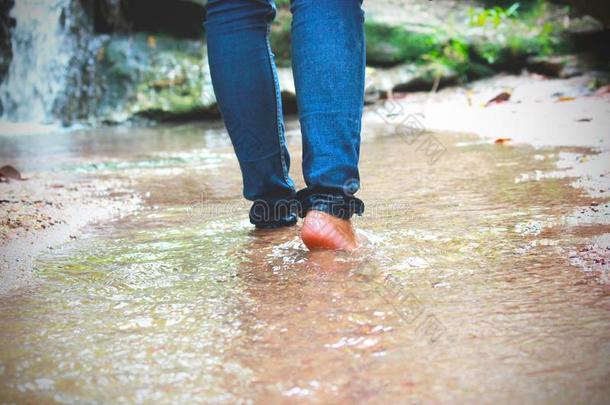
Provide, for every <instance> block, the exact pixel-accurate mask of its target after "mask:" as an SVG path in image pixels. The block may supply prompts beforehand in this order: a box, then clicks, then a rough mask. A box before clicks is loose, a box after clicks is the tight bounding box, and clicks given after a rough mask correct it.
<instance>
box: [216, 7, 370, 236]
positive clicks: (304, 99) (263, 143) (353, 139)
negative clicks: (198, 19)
mask: <svg viewBox="0 0 610 405" xmlns="http://www.w3.org/2000/svg"><path fill="white" fill-rule="evenodd" d="M361 5H362V0H292V1H291V11H292V14H293V21H292V69H293V72H294V80H295V87H296V92H297V106H298V110H299V118H300V123H301V132H302V136H303V174H304V177H305V184H306V185H307V187H306V188H305V189H303V190H300V191H299V192H296V191H295V188H294V184H293V182H292V179H291V178H290V176H289V173H288V172H289V168H290V156H289V154H288V150H287V148H286V141H285V138H284V123H283V119H282V103H281V98H280V88H279V83H278V78H277V72H276V66H275V62H274V55H273V53H272V51H271V47H270V45H269V40H268V34H269V29H270V28H269V27H270V23H271V22H272V21H273V19H274V18H275V14H276V7H275V4H274V2H273V0H210V1H208V5H207V16H206V23H205V27H206V33H207V41H208V60H209V64H210V72H211V76H212V83H213V86H214V92H215V94H216V99H217V101H218V106H219V109H220V113H221V115H222V117H223V120H224V122H225V126H226V127H227V131H228V132H229V136H230V137H231V141H232V143H233V147H234V149H235V153H236V155H237V158H238V160H239V164H240V168H241V171H242V177H243V185H244V191H243V192H244V197H245V198H247V199H248V200H250V201H253V202H254V203H253V205H252V208H251V209H250V222H252V223H253V224H255V225H257V226H258V227H277V226H287V225H293V224H295V223H296V221H297V215H300V216H301V217H302V216H304V215H305V214H306V213H307V212H308V211H310V210H319V211H324V212H327V213H329V214H332V215H334V216H337V217H340V218H343V219H348V218H351V216H352V215H353V214H358V215H360V214H361V213H362V212H363V211H364V204H363V203H362V201H361V200H360V199H358V198H356V197H354V193H355V192H356V191H358V189H359V188H360V176H359V173H358V158H359V154H360V129H361V119H362V109H363V104H364V69H365V47H364V29H363V24H364V12H363V11H362V8H361Z"/></svg>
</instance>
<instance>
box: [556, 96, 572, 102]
mask: <svg viewBox="0 0 610 405" xmlns="http://www.w3.org/2000/svg"><path fill="white" fill-rule="evenodd" d="M574 100H576V99H575V98H574V97H559V98H557V102H558V103H565V102H566V101H574Z"/></svg>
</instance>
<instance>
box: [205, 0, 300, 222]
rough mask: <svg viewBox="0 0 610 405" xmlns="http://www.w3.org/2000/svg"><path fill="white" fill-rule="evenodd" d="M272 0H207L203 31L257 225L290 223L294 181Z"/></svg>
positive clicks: (220, 101)
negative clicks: (271, 36) (273, 41)
mask: <svg viewBox="0 0 610 405" xmlns="http://www.w3.org/2000/svg"><path fill="white" fill-rule="evenodd" d="M275 12H276V10H275V5H274V3H273V1H272V0H231V1H228V0H210V1H208V5H207V15H206V23H205V27H206V34H207V41H208V60H209V65H210V73H211V76H212V84H213V86H214V92H215V94H216V99H217V101H218V106H219V109H220V113H221V115H222V117H223V119H224V122H225V125H226V127H227V131H228V132H229V135H230V137H231V141H232V143H233V147H234V149H235V153H236V155H237V158H238V160H239V164H240V167H241V171H242V177H243V183H244V197H246V198H247V199H248V200H250V201H254V204H253V205H252V208H251V210H250V221H251V222H252V223H253V224H255V225H257V226H258V227H277V226H284V225H294V224H295V223H296V220H297V217H296V215H295V214H294V213H293V211H294V210H293V209H292V207H293V206H294V202H295V200H294V196H295V191H294V185H293V183H292V180H291V179H290V177H289V175H288V170H289V167H290V157H289V155H288V150H287V149H286V145H285V139H284V124H283V121H282V105H281V99H280V90H279V84H278V80H277V74H276V68H275V62H274V58H273V54H272V53H271V48H270V46H269V41H268V30H269V24H270V23H271V21H272V20H273V18H274V17H275Z"/></svg>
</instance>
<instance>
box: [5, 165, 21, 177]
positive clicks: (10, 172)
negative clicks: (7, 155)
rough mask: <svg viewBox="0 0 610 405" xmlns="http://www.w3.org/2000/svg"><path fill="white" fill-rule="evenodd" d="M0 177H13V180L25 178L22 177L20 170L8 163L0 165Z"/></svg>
mask: <svg viewBox="0 0 610 405" xmlns="http://www.w3.org/2000/svg"><path fill="white" fill-rule="evenodd" d="M0 178H5V179H12V180H24V179H23V178H22V177H21V173H19V170H17V169H15V168H14V167H13V166H11V165H6V166H2V167H0Z"/></svg>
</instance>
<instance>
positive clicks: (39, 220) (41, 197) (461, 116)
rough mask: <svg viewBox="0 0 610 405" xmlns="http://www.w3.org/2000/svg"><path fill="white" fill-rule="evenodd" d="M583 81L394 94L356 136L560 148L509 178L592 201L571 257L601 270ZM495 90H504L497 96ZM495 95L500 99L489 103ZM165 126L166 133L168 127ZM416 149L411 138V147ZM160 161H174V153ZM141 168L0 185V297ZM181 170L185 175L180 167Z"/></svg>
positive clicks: (607, 142)
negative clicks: (549, 159) (548, 160)
mask: <svg viewBox="0 0 610 405" xmlns="http://www.w3.org/2000/svg"><path fill="white" fill-rule="evenodd" d="M590 80H591V78H590V77H587V76H581V77H578V78H572V79H561V80H547V79H544V78H542V77H540V76H536V75H521V76H498V77H495V78H493V79H489V80H483V81H479V82H475V83H473V84H472V85H471V86H469V87H468V88H464V87H455V88H448V89H445V90H442V91H440V92H438V93H436V94H430V93H413V94H407V95H401V94H394V95H393V97H392V98H391V99H387V100H385V101H382V102H378V103H376V104H374V105H371V106H368V107H367V109H366V112H365V114H364V119H363V138H364V141H365V142H366V141H367V140H370V139H371V138H374V137H376V136H382V135H381V134H388V133H390V134H391V133H399V134H400V131H401V128H404V125H403V124H404V123H410V124H409V125H413V121H412V118H413V117H415V119H416V120H417V121H416V122H417V123H418V125H421V128H417V127H416V128H412V127H411V130H413V129H414V130H416V132H417V131H419V130H420V129H421V130H422V131H424V132H422V134H424V133H425V134H434V133H438V132H443V133H446V132H452V133H456V134H460V135H463V134H473V135H477V137H478V139H480V140H479V141H473V142H469V143H468V144H469V145H472V144H473V143H494V142H496V143H497V147H501V148H511V147H513V146H515V145H519V144H531V145H534V146H535V147H538V148H541V147H545V146H561V147H567V148H566V151H565V152H562V153H561V154H560V155H559V156H557V157H556V158H557V160H558V163H557V170H555V171H551V172H532V173H524V174H523V175H522V176H521V178H519V179H515V181H536V180H540V179H543V178H545V176H546V177H551V178H569V179H573V181H572V185H573V186H574V187H576V188H579V189H582V190H584V191H585V192H586V193H587V194H588V195H589V196H590V197H591V198H594V199H595V201H594V202H593V203H592V204H594V205H591V206H590V207H580V208H579V209H578V212H575V213H574V214H573V215H571V217H570V218H571V220H572V221H573V222H574V223H575V224H588V226H589V228H590V231H591V234H590V235H589V236H590V238H589V239H590V241H591V243H590V247H589V248H587V249H585V250H584V251H583V252H576V253H575V254H574V257H573V258H571V259H572V260H573V262H574V263H576V264H579V266H580V267H581V268H585V267H587V268H594V269H595V271H597V272H598V273H600V274H602V273H604V272H606V274H607V272H608V263H609V261H608V257H609V252H610V249H609V246H608V244H607V242H608V240H609V239H610V238H609V237H608V236H607V235H606V234H608V233H609V230H608V224H609V222H610V221H609V218H610V212H609V209H608V196H609V195H610V167H609V166H610V164H609V163H608V162H610V159H609V158H610V154H609V153H610V131H608V130H607V128H610V114H609V113H610V97H609V96H608V95H607V94H601V92H600V94H597V95H596V94H595V93H594V92H593V91H591V90H588V87H587V83H588V82H589V81H590ZM502 94H509V95H510V96H508V97H507V96H503V97H499V98H498V97H497V96H499V95H502ZM494 98H496V99H497V101H496V102H492V103H490V102H489V101H490V100H492V99H494ZM504 99H507V100H504ZM503 100H504V101H503ZM168 132H169V134H168V137H171V136H172V133H173V132H175V131H174V130H172V129H170V130H168ZM418 133H419V132H418ZM407 135H408V134H407ZM95 136H104V135H103V134H95ZM224 141H226V139H225V140H224ZM118 142H120V140H119V141H118ZM410 142H411V141H410ZM170 145H171V146H170V147H175V145H174V144H170ZM419 145H420V143H419V142H418V141H416V140H413V147H414V148H417V147H418V146H419ZM441 146H442V145H441ZM441 152H442V151H441ZM422 153H426V151H423V152H422ZM128 156H129V154H128V152H126V151H124V152H123V156H122V157H119V160H120V159H129V158H128ZM177 156H179V155H177ZM541 156H542V155H541ZM3 158H6V157H3ZM167 159H170V160H171V159H178V158H177V157H174V156H173V155H171V157H170V158H167ZM8 163H10V162H8ZM406 164H408V163H406ZM115 165H116V166H119V167H120V164H115ZM142 166H143V168H142V171H135V172H133V173H131V172H127V173H122V174H121V175H120V176H118V175H117V174H116V172H111V174H112V173H114V174H112V175H109V173H108V172H102V174H101V175H100V174H99V173H96V172H93V173H89V174H87V175H82V174H71V175H69V176H67V177H66V172H65V171H55V170H37V171H34V172H32V173H30V174H28V173H26V174H25V175H26V177H29V180H27V181H22V182H20V181H12V182H10V183H1V184H0V189H1V190H2V195H3V196H4V197H3V198H2V203H1V204H0V218H2V222H1V228H0V237H1V246H0V249H1V251H2V261H1V265H2V269H1V271H0V294H5V293H7V292H8V291H9V290H11V289H15V288H18V287H21V286H26V285H28V283H30V282H31V281H32V279H31V277H30V276H31V270H32V267H33V264H34V259H35V258H36V256H37V255H39V254H41V253H42V252H45V251H48V250H50V249H51V250H52V249H54V248H56V247H57V246H60V245H62V244H64V243H66V242H68V241H69V240H71V239H74V238H78V237H79V235H80V232H81V231H82V230H83V229H84V228H86V227H87V226H89V225H91V224H92V223H104V222H107V221H110V220H112V219H114V218H117V217H120V216H122V215H126V214H129V213H130V212H133V211H134V210H135V209H137V208H138V207H139V206H141V196H139V195H138V194H137V193H134V191H133V190H132V188H131V186H130V180H129V176H146V175H150V174H151V171H150V170H149V171H148V172H146V170H147V167H155V165H154V164H147V165H142ZM182 176H184V177H188V176H192V173H191V174H189V173H188V172H184V173H182ZM592 252H594V253H592Z"/></svg>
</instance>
